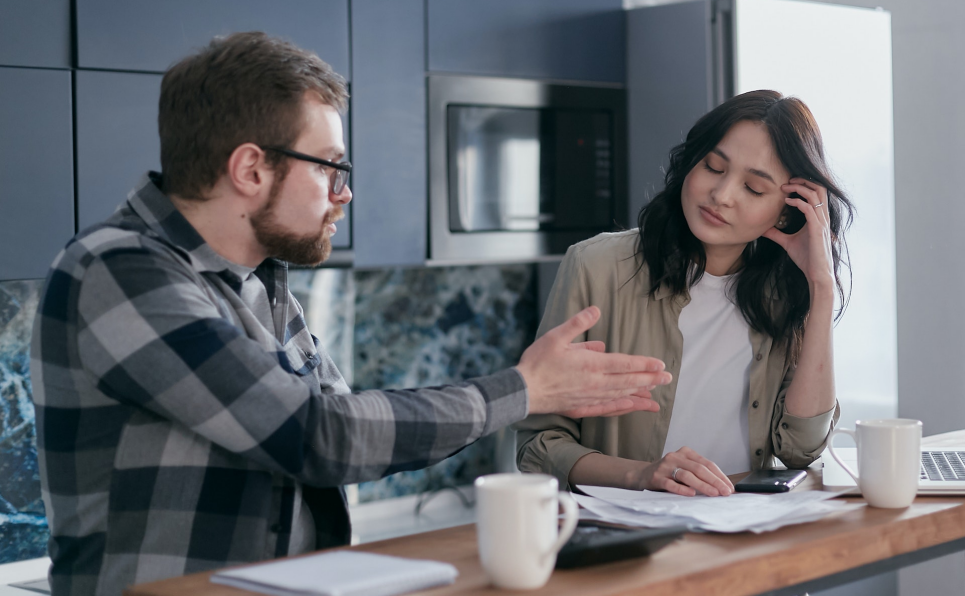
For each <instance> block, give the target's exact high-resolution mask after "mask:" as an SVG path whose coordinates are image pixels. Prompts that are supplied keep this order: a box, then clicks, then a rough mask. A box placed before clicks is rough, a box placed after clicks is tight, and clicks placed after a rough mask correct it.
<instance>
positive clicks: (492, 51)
mask: <svg viewBox="0 0 965 596" xmlns="http://www.w3.org/2000/svg"><path fill="white" fill-rule="evenodd" d="M428 10H429V15H428V23H429V25H428V26H429V70H430V71H434V72H454V73H463V74H477V75H492V76H509V77H527V78H538V79H568V80H584V81H607V82H616V83H622V82H623V79H624V55H625V51H626V48H625V43H624V39H625V33H624V14H623V2H622V0H527V1H525V2H520V1H519V0H487V1H486V2H479V1H478V0H428Z"/></svg>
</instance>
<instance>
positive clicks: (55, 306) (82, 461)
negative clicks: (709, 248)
mask: <svg viewBox="0 0 965 596" xmlns="http://www.w3.org/2000/svg"><path fill="white" fill-rule="evenodd" d="M346 103H347V93H346V88H345V84H344V81H343V80H342V78H341V77H340V76H338V75H337V74H336V73H334V72H333V71H332V69H331V68H330V67H329V66H328V65H327V64H326V63H324V62H323V61H322V60H321V59H319V58H318V56H315V55H314V54H311V53H309V52H306V51H304V50H301V49H299V48H297V47H295V46H293V45H291V44H288V43H285V42H283V41H280V40H276V39H272V38H270V37H268V36H266V35H264V34H261V33H240V34H234V35H231V36H228V37H226V38H218V39H215V40H214V41H213V42H212V43H211V44H210V45H209V46H208V47H206V48H204V49H203V50H201V51H200V52H199V53H197V54H195V55H193V56H189V57H188V58H185V59H184V60H183V61H181V62H180V63H178V64H176V65H175V66H173V67H172V68H171V69H170V70H169V71H168V72H167V73H166V74H165V76H164V80H163V82H162V86H161V99H160V110H159V116H158V128H159V133H160V137H161V165H162V172H161V173H156V172H150V173H148V174H147V175H145V177H144V178H143V179H142V181H141V182H140V184H139V185H138V186H137V188H135V189H134V190H133V191H132V192H131V194H130V195H129V197H128V199H127V200H126V201H125V202H124V203H122V204H121V206H120V208H119V209H118V211H117V212H115V213H114V215H112V216H111V217H110V218H109V219H108V220H107V221H105V222H103V223H101V224H99V225H96V226H93V227H92V228H89V229H87V230H84V231H83V232H81V233H80V234H78V235H77V236H76V237H75V238H74V239H73V240H71V242H70V243H69V244H68V245H67V247H66V248H65V249H64V250H63V251H62V252H61V253H60V254H59V255H58V256H57V258H56V260H55V261H54V264H53V266H52V269H51V272H50V274H49V276H48V278H47V281H46V285H45V287H44V289H43V292H42V297H41V304H40V307H39V309H38V315H37V319H36V325H35V328H34V337H33V345H32V361H31V366H32V374H33V383H34V398H35V402H36V406H37V431H38V432H37V437H38V454H39V457H40V468H41V481H42V488H43V498H44V504H45V506H46V511H47V516H48V520H49V522H50V529H51V540H50V545H49V552H50V556H51V559H52V560H53V565H52V567H51V572H50V580H51V587H52V590H53V594H54V596H68V595H81V594H84V595H86V594H98V595H101V594H103V595H115V594H119V593H121V591H122V590H123V588H124V587H125V586H128V585H130V584H133V583H140V582H145V581H152V580H157V579H162V578H167V577H172V576H176V575H181V574H185V573H192V572H197V571H202V570H207V569H213V568H217V567H224V566H226V565H235V564H239V563H248V562H252V561H258V560H263V559H269V558H274V557H281V556H286V555H292V554H298V553H303V552H307V551H311V550H315V549H320V548H325V547H329V546H336V545H343V544H346V543H347V542H348V540H349V537H350V531H349V517H348V509H347V507H346V503H345V497H344V493H343V491H342V489H341V486H342V485H343V484H347V483H353V482H361V481H365V480H373V479H377V478H380V477H382V476H385V475H387V474H392V473H395V472H399V471H402V470H412V469H416V468H420V467H424V466H427V465H430V464H432V463H434V462H437V461H439V460H441V459H443V458H445V457H447V456H449V455H451V454H452V453H454V452H456V451H458V450H459V449H461V448H463V447H464V446H465V445H467V444H469V443H471V442H473V441H475V440H477V439H479V438H480V437H482V436H485V435H486V434H488V433H491V432H494V431H496V430H497V429H499V428H500V427H502V426H505V425H508V424H511V423H513V422H516V421H519V420H522V419H523V418H525V417H526V415H527V414H528V413H550V412H566V413H567V415H569V416H577V417H579V416H583V415H597V416H598V415H607V414H619V413H621V412H627V411H633V410H644V409H654V407H655V406H654V403H653V402H652V401H651V400H650V399H649V391H648V389H649V388H650V387H652V386H654V385H656V384H661V383H664V382H667V381H669V375H668V374H667V373H665V372H663V364H662V363H661V362H660V361H658V360H654V359H651V358H645V357H632V356H625V355H619V354H604V353H601V350H602V346H600V345H597V344H593V343H590V344H582V345H581V344H572V343H570V342H571V341H572V339H573V338H575V337H576V336H577V335H578V334H580V333H582V332H583V331H584V330H586V329H588V328H590V327H591V326H592V325H593V324H594V323H595V322H596V319H597V317H598V316H599V312H598V311H597V310H596V309H594V308H590V309H587V311H585V312H583V313H581V314H579V315H577V316H576V317H574V318H573V319H571V320H570V321H568V322H567V323H566V324H564V325H561V326H560V327H558V328H557V329H556V330H555V331H552V332H550V333H549V334H547V335H546V336H545V337H543V338H541V339H540V340H539V341H537V342H536V343H535V344H533V345H532V346H530V347H529V349H527V351H526V352H525V353H524V354H523V357H522V358H521V360H520V363H519V365H518V366H516V367H514V368H511V369H509V370H505V371H502V372H499V373H496V374H494V375H490V376H486V377H481V378H476V379H471V380H469V381H468V382H465V383H462V384H459V385H452V386H445V387H435V388H423V389H408V390H398V391H374V390H373V391H362V392H359V393H352V392H351V390H350V389H349V387H348V386H347V385H346V383H345V381H344V380H343V379H342V376H341V375H340V374H339V372H338V370H337V369H336V368H335V365H334V364H333V363H332V360H331V359H330V358H329V356H328V354H326V353H325V351H324V350H323V349H321V348H320V347H319V345H318V342H317V340H316V339H315V337H314V336H313V335H312V334H311V333H310V332H309V330H308V328H307V327H306V324H305V319H304V317H303V315H302V309H301V307H300V306H299V304H298V302H296V301H295V299H294V297H293V296H292V295H291V293H290V292H289V291H288V286H287V271H288V269H287V267H288V263H294V264H302V265H315V264H318V263H321V262H322V261H324V260H325V259H326V258H327V257H328V256H329V254H330V252H331V236H332V234H335V233H336V222H337V221H338V220H339V219H340V218H341V217H342V206H343V205H345V204H346V203H348V202H349V201H350V200H351V199H352V192H351V190H350V189H349V185H348V177H349V173H350V172H351V165H349V164H348V163H345V162H343V161H342V159H343V156H344V154H345V146H344V142H343V140H342V122H341V119H340V112H342V111H344V110H345V107H346Z"/></svg>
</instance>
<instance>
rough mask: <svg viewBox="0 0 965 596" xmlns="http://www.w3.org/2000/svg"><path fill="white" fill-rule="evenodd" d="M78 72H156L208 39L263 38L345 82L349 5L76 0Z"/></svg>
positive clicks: (277, 0) (283, 0)
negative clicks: (303, 54) (247, 34)
mask: <svg viewBox="0 0 965 596" xmlns="http://www.w3.org/2000/svg"><path fill="white" fill-rule="evenodd" d="M76 4H77V61H78V66H79V67H80V68H109V69H117V70H139V71H152V72H163V71H165V70H166V69H167V68H168V67H169V66H171V65H172V64H174V63H175V62H177V61H178V60H179V59H181V58H182V57H184V56H185V55H187V54H189V53H190V52H192V51H194V50H196V49H198V48H201V47H204V46H205V45H206V44H207V43H208V42H209V41H210V40H211V38H212V37H214V36H215V35H224V34H227V33H232V32H235V31H264V32H266V33H268V34H270V35H276V36H279V37H282V38H285V39H288V40H291V41H292V42H294V43H295V44H297V45H299V46H301V47H303V48H305V49H308V50H312V51H313V52H316V53H317V54H318V55H319V56H321V58H322V59H323V60H325V61H326V62H328V63H329V64H331V65H332V67H333V68H334V69H335V70H336V71H337V72H338V73H340V74H341V75H343V76H345V77H348V75H349V69H348V64H349V57H348V0H272V1H271V2H264V1H263V0H203V1H199V0H165V1H164V2H157V1H154V0H125V1H124V2H117V1H116V0H76Z"/></svg>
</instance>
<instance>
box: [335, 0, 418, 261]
mask: <svg viewBox="0 0 965 596" xmlns="http://www.w3.org/2000/svg"><path fill="white" fill-rule="evenodd" d="M424 23H425V18H424V11H423V2H422V0H353V2H352V69H353V74H354V79H353V81H352V160H353V165H354V170H353V173H352V181H353V186H352V190H353V191H354V192H355V197H356V199H357V204H356V205H355V213H354V215H355V221H354V233H353V235H354V237H355V243H354V253H355V265H356V266H358V267H375V266H389V265H417V264H422V263H423V262H425V258H426V221H427V211H428V197H427V195H426V136H425V135H426V115H425V111H426V100H425V93H426V91H425V70H424V69H425V67H424V60H425V42H424V39H425V36H424V30H425V25H424ZM354 203H355V202H354V201H353V204H354Z"/></svg>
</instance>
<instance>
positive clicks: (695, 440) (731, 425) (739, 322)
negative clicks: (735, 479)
mask: <svg viewBox="0 0 965 596" xmlns="http://www.w3.org/2000/svg"><path fill="white" fill-rule="evenodd" d="M732 279H733V276H732V275H728V276H725V277H715V276H713V275H709V274H708V273H704V275H703V277H701V278H700V281H698V282H697V283H696V284H694V286H693V287H692V288H690V303H688V304H687V306H685V307H684V308H683V310H682V311H681V313H680V321H679V327H680V332H681V333H682V334H683V336H684V349H683V355H682V356H681V360H680V378H679V379H678V381H677V393H676V396H675V397H674V404H673V413H672V415H671V417H670V428H669V430H668V431H667V443H666V445H665V446H664V455H666V454H667V453H670V452H671V451H676V450H677V449H680V448H681V447H684V446H687V447H690V448H691V449H693V450H694V451H696V452H697V453H699V454H700V455H702V456H704V457H706V458H707V459H709V460H711V461H713V462H714V463H715V464H717V466H718V467H719V468H720V469H721V470H722V471H723V472H724V473H725V474H736V473H739V472H746V471H748V470H750V469H751V456H750V442H749V435H748V421H747V401H748V393H749V386H750V367H751V361H752V360H753V356H754V349H753V347H752V346H751V339H750V327H749V326H748V324H747V321H745V320H744V317H743V315H741V312H740V309H739V308H738V307H737V305H736V304H735V303H734V302H733V301H732V300H731V298H729V295H732V294H731V292H730V291H729V288H728V285H729V283H730V282H731V281H732Z"/></svg>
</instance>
